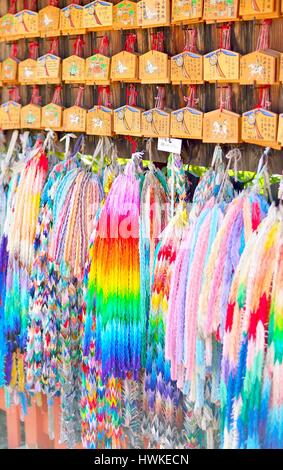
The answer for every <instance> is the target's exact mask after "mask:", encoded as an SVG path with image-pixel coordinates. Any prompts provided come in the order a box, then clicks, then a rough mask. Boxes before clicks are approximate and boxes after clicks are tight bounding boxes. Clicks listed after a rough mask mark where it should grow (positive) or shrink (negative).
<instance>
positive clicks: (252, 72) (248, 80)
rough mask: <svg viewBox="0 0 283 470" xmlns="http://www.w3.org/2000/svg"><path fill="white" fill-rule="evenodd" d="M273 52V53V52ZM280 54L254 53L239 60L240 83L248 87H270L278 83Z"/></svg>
mask: <svg viewBox="0 0 283 470" xmlns="http://www.w3.org/2000/svg"><path fill="white" fill-rule="evenodd" d="M273 52H275V51H273ZM279 60H280V54H279V52H278V53H274V54H273V53H270V52H269V51H255V52H251V53H250V54H247V55H244V56H242V57H241V60H240V83H241V84H242V85H250V84H253V83H257V84H259V85H272V84H274V83H276V82H277V81H278V70H279Z"/></svg>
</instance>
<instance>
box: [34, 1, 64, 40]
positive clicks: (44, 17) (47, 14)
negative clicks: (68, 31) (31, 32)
mask: <svg viewBox="0 0 283 470" xmlns="http://www.w3.org/2000/svg"><path fill="white" fill-rule="evenodd" d="M38 29H39V34H40V36H41V37H54V36H59V35H60V8H57V7H54V6H52V5H48V6H47V7H45V8H42V9H41V10H39V12H38Z"/></svg>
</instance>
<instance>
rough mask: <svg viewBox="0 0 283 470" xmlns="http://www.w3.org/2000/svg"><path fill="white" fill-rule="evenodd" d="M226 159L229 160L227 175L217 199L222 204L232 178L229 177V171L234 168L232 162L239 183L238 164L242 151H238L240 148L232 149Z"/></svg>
mask: <svg viewBox="0 0 283 470" xmlns="http://www.w3.org/2000/svg"><path fill="white" fill-rule="evenodd" d="M226 158H227V160H228V164H227V167H226V170H225V173H224V176H223V179H222V182H221V185H220V189H219V192H218V195H217V199H216V201H217V202H220V201H221V199H222V197H223V194H224V191H225V189H226V185H227V182H228V181H229V178H230V177H229V170H230V168H231V167H232V162H234V165H233V170H234V178H235V181H238V162H239V161H240V160H241V158H242V153H241V151H240V149H238V148H235V149H231V150H229V152H228V153H227V155H226Z"/></svg>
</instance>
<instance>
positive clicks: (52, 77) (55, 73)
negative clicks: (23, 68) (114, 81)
mask: <svg viewBox="0 0 283 470" xmlns="http://www.w3.org/2000/svg"><path fill="white" fill-rule="evenodd" d="M36 75H37V80H40V82H41V83H46V84H47V83H49V84H57V83H60V82H61V59H60V57H58V56H56V55H54V54H45V55H43V56H41V57H39V58H38V59H37V68H36Z"/></svg>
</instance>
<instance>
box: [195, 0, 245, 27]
mask: <svg viewBox="0 0 283 470" xmlns="http://www.w3.org/2000/svg"><path fill="white" fill-rule="evenodd" d="M238 7H239V1H238V0H223V1H222V0H204V12H203V18H204V19H205V20H206V21H207V22H214V21H223V20H235V19H237V17H238Z"/></svg>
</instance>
